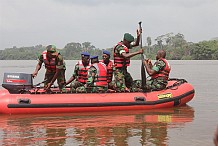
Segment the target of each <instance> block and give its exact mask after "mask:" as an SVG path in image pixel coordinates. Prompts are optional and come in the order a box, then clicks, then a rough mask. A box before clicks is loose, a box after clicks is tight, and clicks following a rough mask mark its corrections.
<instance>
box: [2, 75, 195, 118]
mask: <svg viewBox="0 0 218 146" xmlns="http://www.w3.org/2000/svg"><path fill="white" fill-rule="evenodd" d="M2 86H3V87H4V88H6V89H2V90H0V105H1V106H0V113H2V114H35V113H39V114H42V113H72V112H96V111H120V110H122V111H125V110H149V109H160V108H169V107H175V106H182V105H185V104H186V103H187V102H189V101H190V100H192V98H193V97H194V92H195V91H194V88H193V87H192V85H191V84H189V83H188V82H187V81H186V80H184V79H170V80H169V81H168V85H167V88H166V89H164V90H161V91H151V92H124V93H60V92H59V90H58V89H57V88H51V91H52V92H51V93H50V94H48V93H46V92H45V91H44V89H43V88H37V87H35V86H33V83H32V76H31V75H30V74H24V73H5V74H4V80H3V84H2ZM68 90H69V89H68Z"/></svg>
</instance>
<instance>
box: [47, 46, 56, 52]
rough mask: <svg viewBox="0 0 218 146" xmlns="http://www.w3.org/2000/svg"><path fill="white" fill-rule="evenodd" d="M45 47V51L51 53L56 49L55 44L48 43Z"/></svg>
mask: <svg viewBox="0 0 218 146" xmlns="http://www.w3.org/2000/svg"><path fill="white" fill-rule="evenodd" d="M46 49H47V52H51V53H55V52H56V51H57V50H56V46H55V45H48V46H47V47H46Z"/></svg>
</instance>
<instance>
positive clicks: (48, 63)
mask: <svg viewBox="0 0 218 146" xmlns="http://www.w3.org/2000/svg"><path fill="white" fill-rule="evenodd" d="M56 57H57V56H56ZM56 57H53V58H51V59H50V60H48V57H47V50H45V51H43V52H42V58H43V62H44V64H45V68H46V69H47V71H51V72H54V71H56Z"/></svg>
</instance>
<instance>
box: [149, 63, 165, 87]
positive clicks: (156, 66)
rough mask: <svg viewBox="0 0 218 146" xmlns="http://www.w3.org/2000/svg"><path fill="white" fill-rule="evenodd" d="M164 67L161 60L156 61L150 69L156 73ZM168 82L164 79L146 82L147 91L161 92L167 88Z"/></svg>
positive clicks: (159, 78)
mask: <svg viewBox="0 0 218 146" xmlns="http://www.w3.org/2000/svg"><path fill="white" fill-rule="evenodd" d="M164 67H165V62H164V61H162V60H157V61H156V62H155V64H154V65H153V67H152V70H155V71H156V72H157V73H158V72H159V71H160V70H162V69H163V68H164ZM167 83H168V81H167V80H166V79H165V78H162V77H158V78H155V79H150V80H148V81H147V82H146V89H147V90H151V91H152V90H162V89H165V88H166V86H167Z"/></svg>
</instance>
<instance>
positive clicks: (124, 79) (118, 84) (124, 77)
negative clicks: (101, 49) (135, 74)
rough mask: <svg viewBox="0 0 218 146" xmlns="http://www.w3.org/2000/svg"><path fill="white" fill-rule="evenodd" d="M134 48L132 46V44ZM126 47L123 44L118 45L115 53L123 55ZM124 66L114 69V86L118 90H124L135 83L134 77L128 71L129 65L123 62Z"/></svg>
mask: <svg viewBox="0 0 218 146" xmlns="http://www.w3.org/2000/svg"><path fill="white" fill-rule="evenodd" d="M130 48H132V46H130ZM124 52H125V50H124V47H123V46H118V47H117V48H116V49H115V53H116V55H117V56H121V54H122V53H124ZM123 66H124V67H122V68H116V66H115V69H114V81H115V84H114V88H115V90H116V91H118V92H124V91H125V90H126V87H127V88H131V86H132V84H133V78H132V76H131V75H130V73H129V72H128V71H127V67H126V66H125V64H123Z"/></svg>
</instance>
